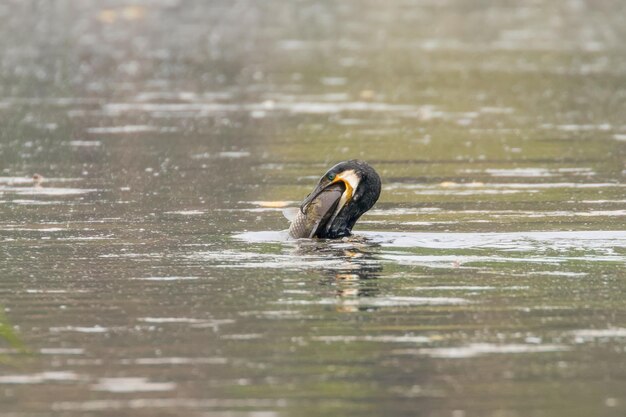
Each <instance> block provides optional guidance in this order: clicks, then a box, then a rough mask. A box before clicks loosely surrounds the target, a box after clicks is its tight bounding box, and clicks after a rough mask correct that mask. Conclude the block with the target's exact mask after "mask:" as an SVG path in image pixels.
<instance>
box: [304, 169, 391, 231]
mask: <svg viewBox="0 0 626 417" xmlns="http://www.w3.org/2000/svg"><path fill="white" fill-rule="evenodd" d="M336 184H340V185H342V186H343V193H342V194H341V197H340V198H339V201H338V203H337V204H336V205H333V210H334V212H333V213H328V215H327V216H324V217H325V218H327V219H328V220H327V221H326V222H325V223H324V224H320V225H319V227H318V228H317V231H316V232H315V236H316V237H319V238H338V237H343V236H348V235H350V233H351V231H352V227H354V224H355V223H356V221H357V220H358V219H359V217H361V215H362V214H363V213H365V212H366V211H368V210H369V209H370V208H372V206H373V205H374V203H376V201H377V200H378V197H379V196H380V190H381V182H380V177H379V176H378V173H377V172H376V171H375V170H374V168H372V167H371V166H370V165H368V164H367V163H366V162H363V161H359V160H354V159H353V160H350V161H344V162H340V163H338V164H337V165H335V166H334V167H332V168H330V169H329V170H328V171H327V172H326V173H325V174H324V175H323V176H322V178H320V180H319V182H318V184H317V187H316V188H315V190H313V192H312V193H311V194H309V195H308V197H307V198H305V199H304V201H303V202H302V204H301V205H300V210H301V211H302V212H304V210H305V209H306V207H307V206H308V205H309V204H310V203H311V202H312V201H313V200H314V199H315V198H317V197H318V196H319V195H320V194H321V193H323V192H324V190H326V189H327V188H328V187H333V186H336Z"/></svg>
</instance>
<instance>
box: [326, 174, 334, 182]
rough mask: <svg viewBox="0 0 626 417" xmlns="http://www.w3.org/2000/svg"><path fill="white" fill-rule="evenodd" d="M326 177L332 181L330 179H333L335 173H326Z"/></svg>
mask: <svg viewBox="0 0 626 417" xmlns="http://www.w3.org/2000/svg"><path fill="white" fill-rule="evenodd" d="M326 178H328V181H332V180H334V179H335V174H333V173H330V174H328V175H326Z"/></svg>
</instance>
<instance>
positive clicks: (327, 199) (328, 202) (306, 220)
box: [289, 187, 343, 239]
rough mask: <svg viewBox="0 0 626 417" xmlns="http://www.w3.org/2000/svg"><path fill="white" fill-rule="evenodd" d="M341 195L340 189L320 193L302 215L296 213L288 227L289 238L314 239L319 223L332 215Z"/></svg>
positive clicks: (333, 188) (330, 189)
mask: <svg viewBox="0 0 626 417" xmlns="http://www.w3.org/2000/svg"><path fill="white" fill-rule="evenodd" d="M342 193H343V190H342V189H341V188H340V187H332V188H328V189H326V190H324V191H323V192H322V193H320V195H318V196H317V197H316V198H315V199H314V200H313V201H311V203H310V204H308V205H307V206H306V207H305V208H304V213H303V212H302V211H298V214H297V215H296V217H295V218H294V219H293V222H292V223H291V225H290V226H289V236H290V237H292V238H294V239H300V238H311V237H314V235H315V232H317V229H318V226H320V223H321V222H322V221H323V220H328V218H329V217H330V216H331V215H332V214H333V212H334V210H335V207H336V205H337V202H338V201H339V199H340V198H341V194H342Z"/></svg>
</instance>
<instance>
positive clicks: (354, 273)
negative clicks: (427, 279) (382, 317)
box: [292, 235, 383, 312]
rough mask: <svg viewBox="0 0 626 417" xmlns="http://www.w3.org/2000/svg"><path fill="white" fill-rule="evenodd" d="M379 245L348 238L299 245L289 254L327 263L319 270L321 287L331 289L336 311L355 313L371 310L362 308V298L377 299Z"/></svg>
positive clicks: (370, 307)
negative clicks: (318, 259) (332, 289)
mask: <svg viewBox="0 0 626 417" xmlns="http://www.w3.org/2000/svg"><path fill="white" fill-rule="evenodd" d="M379 246H380V245H379V244H377V243H373V242H371V241H369V240H368V239H367V238H365V237H362V236H358V235H357V236H355V235H353V236H350V237H348V238H344V239H342V240H340V241H330V240H311V241H298V242H297V246H296V247H295V249H294V251H293V252H292V254H293V255H295V256H306V257H316V258H321V260H327V261H328V266H326V265H322V266H320V268H319V269H318V271H319V272H320V274H321V275H322V277H323V278H322V279H321V280H320V284H321V285H323V286H327V287H330V288H334V289H335V291H334V295H335V296H336V297H337V302H338V303H337V311H342V312H354V311H359V310H370V309H372V306H362V305H360V302H359V300H360V299H361V298H363V297H376V296H377V295H378V294H379V293H380V289H379V286H378V283H379V281H378V280H379V279H380V275H381V273H382V271H383V265H382V263H381V261H380V260H379V259H378V258H377V253H378V249H379Z"/></svg>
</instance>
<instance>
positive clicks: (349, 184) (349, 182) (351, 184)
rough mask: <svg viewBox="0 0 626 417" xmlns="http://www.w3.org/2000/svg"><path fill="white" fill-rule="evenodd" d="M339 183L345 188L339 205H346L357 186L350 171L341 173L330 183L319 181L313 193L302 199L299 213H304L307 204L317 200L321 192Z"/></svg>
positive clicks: (354, 176)
mask: <svg viewBox="0 0 626 417" xmlns="http://www.w3.org/2000/svg"><path fill="white" fill-rule="evenodd" d="M355 179H356V182H355ZM340 181H341V182H343V183H344V186H345V191H344V192H343V195H342V196H341V201H340V205H341V207H343V206H344V205H346V203H348V201H350V200H351V199H352V196H353V195H354V190H355V188H356V186H357V185H358V178H357V177H356V175H355V173H354V171H352V170H350V171H343V172H341V173H339V174H337V176H336V177H335V179H334V180H332V181H328V180H322V181H320V183H319V184H318V185H317V187H315V190H313V192H311V194H309V195H308V196H307V197H306V198H305V199H304V201H303V202H302V204H301V205H300V211H301V212H302V213H304V210H305V209H306V207H307V206H308V205H309V204H311V202H312V201H313V200H315V198H317V196H318V195H320V194H321V193H322V192H324V190H325V189H327V188H328V187H330V186H332V185H333V184H336V183H338V182H340ZM341 207H340V209H341Z"/></svg>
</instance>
